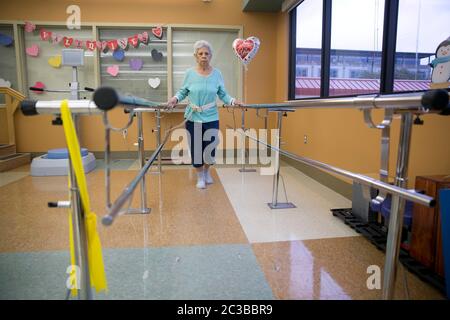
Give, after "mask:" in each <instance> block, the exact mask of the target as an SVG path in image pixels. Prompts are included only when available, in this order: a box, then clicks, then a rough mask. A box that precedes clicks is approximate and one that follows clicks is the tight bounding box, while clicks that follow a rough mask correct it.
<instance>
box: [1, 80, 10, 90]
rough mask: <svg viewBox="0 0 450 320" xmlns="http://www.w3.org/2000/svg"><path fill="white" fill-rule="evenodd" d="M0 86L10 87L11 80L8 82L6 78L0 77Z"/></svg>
mask: <svg viewBox="0 0 450 320" xmlns="http://www.w3.org/2000/svg"><path fill="white" fill-rule="evenodd" d="M0 87H7V88H11V82H9V81H8V80H5V79H1V78H0Z"/></svg>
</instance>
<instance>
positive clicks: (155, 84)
mask: <svg viewBox="0 0 450 320" xmlns="http://www.w3.org/2000/svg"><path fill="white" fill-rule="evenodd" d="M160 84H161V79H160V78H149V79H148V85H149V86H150V87H152V88H153V89H156V88H158V87H159V85H160Z"/></svg>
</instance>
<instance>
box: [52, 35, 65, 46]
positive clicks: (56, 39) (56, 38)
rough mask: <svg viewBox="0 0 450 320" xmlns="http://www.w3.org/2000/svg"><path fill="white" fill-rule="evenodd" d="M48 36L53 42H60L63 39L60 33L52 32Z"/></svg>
mask: <svg viewBox="0 0 450 320" xmlns="http://www.w3.org/2000/svg"><path fill="white" fill-rule="evenodd" d="M50 38H51V39H52V43H53V44H57V43H60V42H61V41H62V40H63V36H62V35H60V34H54V33H52V34H51V36H50Z"/></svg>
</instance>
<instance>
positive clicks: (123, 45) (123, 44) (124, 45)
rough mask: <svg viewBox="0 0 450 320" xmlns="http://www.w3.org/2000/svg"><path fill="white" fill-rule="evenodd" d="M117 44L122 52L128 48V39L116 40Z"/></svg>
mask: <svg viewBox="0 0 450 320" xmlns="http://www.w3.org/2000/svg"><path fill="white" fill-rule="evenodd" d="M117 43H118V44H119V47H121V48H122V49H124V50H125V49H126V48H127V47H128V39H127V38H122V39H118V40H117Z"/></svg>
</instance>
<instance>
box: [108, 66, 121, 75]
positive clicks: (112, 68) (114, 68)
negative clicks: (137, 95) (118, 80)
mask: <svg viewBox="0 0 450 320" xmlns="http://www.w3.org/2000/svg"><path fill="white" fill-rule="evenodd" d="M106 72H108V73H109V74H110V75H112V76H113V77H116V76H117V75H118V74H119V66H118V65H117V64H115V65H112V66H109V67H108V68H106Z"/></svg>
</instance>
